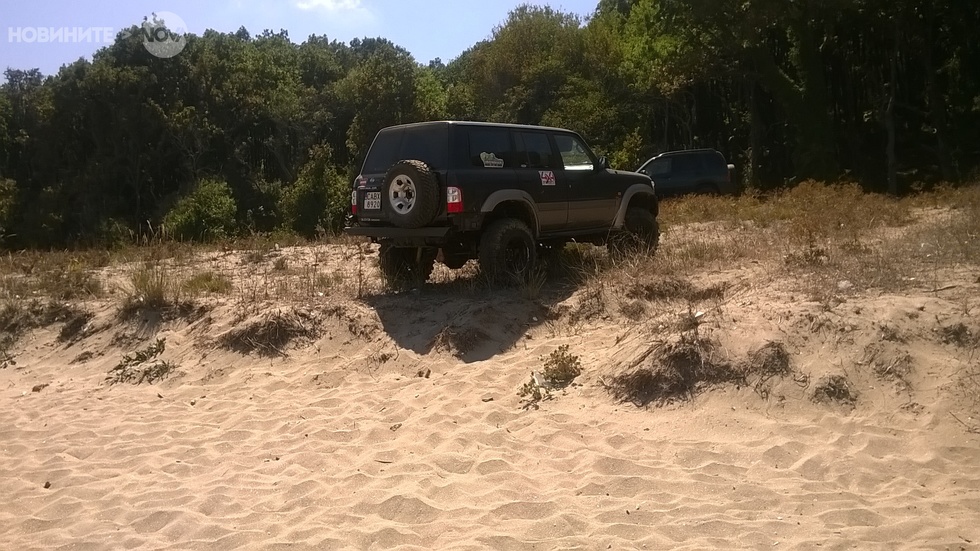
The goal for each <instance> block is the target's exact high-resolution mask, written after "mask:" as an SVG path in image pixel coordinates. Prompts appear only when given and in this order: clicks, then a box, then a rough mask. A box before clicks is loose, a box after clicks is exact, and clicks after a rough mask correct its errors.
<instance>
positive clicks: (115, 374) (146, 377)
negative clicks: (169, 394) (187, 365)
mask: <svg viewBox="0 0 980 551" xmlns="http://www.w3.org/2000/svg"><path fill="white" fill-rule="evenodd" d="M166 344H167V341H166V339H158V340H157V341H156V342H155V343H153V344H151V345H150V346H148V347H146V348H144V349H143V350H138V351H136V352H134V353H132V354H127V355H125V356H123V359H122V361H120V362H119V363H118V364H117V365H116V367H114V368H112V369H111V370H109V374H108V376H106V382H107V383H109V384H111V385H114V384H119V383H131V384H134V385H138V384H142V383H150V384H153V383H155V382H157V381H159V380H162V379H166V378H167V377H169V376H170V375H171V374H172V373H173V372H174V371H175V370H176V369H177V366H176V365H175V364H174V363H172V362H168V361H163V360H157V359H156V358H157V357H158V356H160V354H163V351H164V350H165V349H166Z"/></svg>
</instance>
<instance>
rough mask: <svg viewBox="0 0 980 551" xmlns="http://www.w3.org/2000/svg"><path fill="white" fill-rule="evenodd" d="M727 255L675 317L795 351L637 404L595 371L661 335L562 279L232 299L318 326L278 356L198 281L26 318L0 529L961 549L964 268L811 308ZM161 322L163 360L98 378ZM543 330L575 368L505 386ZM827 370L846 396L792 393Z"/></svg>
mask: <svg viewBox="0 0 980 551" xmlns="http://www.w3.org/2000/svg"><path fill="white" fill-rule="evenodd" d="M296 254H299V253H296ZM748 269H751V268H748ZM749 276H752V277H747V276H746V272H744V271H742V272H731V273H719V274H715V275H713V276H711V277H713V278H714V280H715V281H722V280H723V281H727V282H728V283H730V287H729V289H730V291H729V292H727V293H726V296H725V298H724V302H719V303H717V304H715V306H714V307H712V308H710V309H707V311H706V315H705V316H704V317H703V319H702V322H701V323H702V325H701V327H700V328H699V332H700V334H701V336H704V337H705V338H708V337H710V338H712V339H714V340H715V341H716V342H718V343H719V351H720V352H719V353H720V354H722V355H723V356H725V357H726V358H728V359H729V360H731V361H732V362H737V361H742V360H744V358H746V357H748V355H749V354H750V353H751V351H752V350H754V349H757V348H758V347H761V346H763V345H764V344H766V343H768V342H771V341H778V342H779V343H781V344H782V345H783V346H784V347H785V349H786V350H787V352H788V354H789V356H790V360H791V364H792V369H793V374H792V375H790V376H787V377H781V378H778V379H774V380H773V381H771V382H770V383H771V384H770V386H767V387H766V388H767V391H766V392H765V393H764V394H763V393H761V392H760V391H759V388H757V387H756V386H755V385H753V384H747V385H738V386H736V385H724V386H720V387H717V388H711V389H705V391H704V392H700V393H698V394H697V395H696V396H694V397H693V398H691V399H684V400H678V401H673V402H670V403H666V404H659V405H658V404H650V405H649V406H646V407H637V406H635V405H633V404H630V403H621V402H617V401H616V400H614V399H613V398H612V397H611V395H610V393H609V392H608V391H607V390H606V388H605V387H606V385H608V383H609V381H610V379H611V377H614V376H615V374H616V373H619V372H621V371H622V370H623V369H625V368H626V367H628V365H630V364H631V363H633V362H635V360H636V359H637V358H638V357H640V355H641V353H642V352H643V351H644V350H646V349H649V346H650V343H651V342H657V340H658V339H662V338H665V335H666V333H668V332H669V330H668V329H666V328H664V326H663V325H658V324H657V323H634V322H631V321H629V320H626V319H624V318H623V317H621V316H619V315H617V314H615V313H611V314H606V315H597V316H592V317H591V318H590V319H587V320H586V321H581V322H576V323H572V322H570V321H568V319H569V316H567V315H566V316H565V317H561V316H554V315H551V316H550V317H549V312H563V311H564V312H568V311H575V310H576V308H579V310H580V306H581V304H582V303H583V300H585V299H583V298H582V296H583V293H584V292H585V291H582V290H579V291H576V292H570V293H567V294H565V295H562V296H558V297H556V298H555V299H554V300H553V301H552V304H550V305H547V306H542V305H541V304H540V303H539V302H535V301H527V300H524V299H522V298H521V297H520V296H519V295H518V294H516V293H513V292H504V291H501V292H500V293H498V294H497V295H494V296H482V298H480V297H476V298H474V295H472V294H471V295H468V296H453V295H452V294H449V293H446V292H444V291H445V289H441V288H440V286H439V285H432V284H430V285H429V286H428V287H427V288H424V289H422V290H417V291H408V292H406V293H402V294H387V295H383V296H375V297H374V298H370V299H365V300H352V299H341V298H336V297H331V296H326V297H323V298H321V299H318V300H316V301H313V302H311V303H308V304H307V305H306V306H304V307H303V308H299V309H294V308H293V307H292V306H283V305H281V304H280V305H265V306H262V307H259V308H256V310H255V312H256V313H255V314H254V315H259V316H260V315H261V313H262V312H268V311H270V309H275V308H279V309H280V311H281V312H284V313H285V315H289V316H298V319H302V320H307V321H308V323H309V324H310V325H311V326H313V325H315V326H316V327H317V332H316V334H315V335H314V336H313V337H312V338H310V339H298V340H296V341H294V342H291V343H289V345H288V346H285V347H284V348H283V349H281V352H283V353H284V354H279V353H278V352H279V351H275V350H272V351H269V350H267V351H265V352H267V353H262V352H263V351H262V350H253V351H252V352H251V353H249V354H243V353H241V352H236V351H235V350H229V349H226V348H223V347H222V346H220V342H221V337H222V336H223V335H226V334H228V333H229V332H230V331H233V330H234V329H235V328H240V327H242V326H244V325H247V324H248V323H249V322H248V319H236V318H241V317H242V316H241V315H239V314H240V311H239V309H238V308H237V307H235V306H234V305H231V304H226V303H225V302H222V300H216V301H215V302H214V303H213V304H210V306H209V309H208V311H207V313H206V314H204V315H201V316H191V317H190V318H189V319H188V318H181V319H176V320H171V321H166V320H163V321H161V320H157V319H149V318H147V319H143V320H137V321H130V322H126V323H122V322H119V321H118V320H117V319H116V315H117V314H116V306H114V305H113V304H111V301H104V302H96V303H92V304H90V307H91V308H93V310H94V311H95V313H96V317H95V318H94V320H93V321H91V322H90V323H89V326H88V329H87V330H86V331H84V332H83V334H82V336H80V337H79V338H78V339H77V340H75V341H74V342H70V343H65V342H60V341H59V339H58V334H59V327H58V326H53V327H49V328H45V329H39V330H35V331H33V332H31V333H30V334H29V335H28V336H27V337H26V338H24V339H23V340H22V341H21V342H20V343H19V344H18V347H17V356H16V362H17V363H16V365H15V366H14V365H10V366H8V367H7V368H5V369H0V496H3V498H2V501H0V549H18V550H21V549H62V548H64V549H280V548H281V549H515V550H516V549H707V548H724V549H731V548H750V549H762V548H766V549H787V548H788V549H845V548H846V549H852V548H858V549H921V548H929V549H974V548H976V547H977V542H980V522H978V521H980V435H978V434H976V433H973V432H970V430H969V429H970V427H976V426H977V425H978V424H980V422H978V420H977V419H978V415H977V407H976V406H977V399H978V397H977V396H976V395H975V394H973V393H972V392H973V391H975V388H972V387H970V386H969V385H968V384H967V383H968V382H969V380H966V379H964V374H966V373H969V372H970V370H971V369H972V368H973V367H974V366H976V365H977V358H976V353H975V352H976V350H975V343H974V344H970V345H968V346H963V345H962V343H954V342H948V340H949V339H945V340H944V339H943V337H942V328H944V327H950V326H952V325H953V324H955V323H963V324H965V327H968V328H969V329H970V330H971V331H973V332H974V334H977V333H978V328H977V325H976V323H975V322H974V321H973V317H972V315H971V312H970V307H969V306H967V307H966V308H964V307H963V304H964V300H965V301H967V302H968V301H969V297H971V296H977V294H978V291H980V285H978V284H977V283H976V282H973V281H971V280H970V279H968V278H967V277H966V276H964V277H963V278H962V279H959V280H956V281H955V283H956V284H957V287H956V288H955V289H952V290H949V291H944V292H928V290H927V289H923V290H922V291H921V292H916V293H903V294H902V295H887V294H877V293H865V294H857V295H852V296H849V297H848V298H847V300H846V301H844V302H843V303H840V304H835V305H831V307H830V308H829V309H828V307H827V306H826V305H823V304H817V303H813V302H807V301H806V299H805V298H803V297H802V296H799V295H797V296H793V294H792V293H791V292H789V291H786V290H781V286H780V285H778V284H770V285H742V284H740V282H744V281H747V280H750V279H753V278H754V277H755V276H753V275H752V274H749ZM226 302H231V301H226ZM562 305H565V306H566V308H564V309H562V308H561V307H562ZM650 308H651V309H656V308H665V309H674V310H679V309H680V307H679V306H677V305H668V306H664V305H660V306H658V305H656V304H651V306H650ZM974 314H975V312H974ZM556 317H557V318H558V319H555V318H556ZM883 328H887V332H886V331H884V329H883ZM892 337H894V338H892ZM159 338H163V339H166V351H165V352H164V354H163V355H162V356H161V357H162V358H166V359H167V360H168V361H171V362H173V363H174V364H175V365H177V366H178V369H177V371H176V372H175V373H174V374H173V375H172V376H170V377H169V378H166V379H164V380H161V381H157V382H155V383H153V384H149V383H146V382H144V383H143V384H139V385H134V384H127V383H121V384H109V383H107V382H106V377H107V374H108V373H109V372H110V370H112V368H113V367H114V366H116V365H117V364H118V363H119V362H120V359H121V357H122V356H123V355H124V354H128V353H131V352H133V351H134V350H138V349H142V348H144V347H145V346H146V345H147V344H150V343H152V342H154V340H155V339H159ZM563 344H567V345H568V346H569V350H570V351H571V352H572V353H574V354H576V355H578V356H580V358H581V361H582V364H583V368H584V372H583V374H582V375H581V376H580V377H579V378H578V379H577V380H576V384H575V385H573V386H571V387H569V388H567V389H565V390H564V391H557V392H555V393H553V397H552V399H550V400H543V401H541V402H539V403H537V404H528V403H527V402H526V400H524V399H522V398H521V397H520V396H519V395H518V391H519V390H520V388H521V386H522V385H523V384H524V383H526V382H527V381H528V380H529V378H530V374H531V372H532V371H534V370H539V369H540V367H541V365H542V358H544V357H546V356H547V355H548V354H550V353H551V352H552V351H554V350H556V349H557V348H558V347H559V346H560V345H563ZM889 365H890V366H891V367H890V368H889ZM876 366H877V367H876ZM882 366H884V367H882ZM899 367H901V368H902V371H901V372H900V376H899V377H889V376H888V372H889V369H891V372H893V373H895V372H898V368H899ZM905 367H908V369H905ZM876 373H877V375H876ZM831 374H841V375H842V376H846V377H847V380H848V381H849V384H851V385H852V386H853V388H852V390H853V391H854V393H855V394H856V395H857V398H856V401H855V402H854V403H853V404H848V403H838V402H830V403H815V402H814V401H813V400H812V399H811V398H812V396H813V391H814V388H815V387H816V386H817V385H818V384H819V381H821V380H823V379H824V378H825V377H827V376H829V375H831ZM751 382H752V381H751V380H750V381H749V383H751ZM40 385H48V386H43V387H42V386H40ZM954 415H955V418H954ZM957 419H959V420H957ZM960 421H962V423H961V422H960Z"/></svg>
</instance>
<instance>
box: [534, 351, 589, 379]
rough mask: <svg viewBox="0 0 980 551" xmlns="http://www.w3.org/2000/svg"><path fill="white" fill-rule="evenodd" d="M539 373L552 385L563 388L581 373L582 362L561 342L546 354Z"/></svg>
mask: <svg viewBox="0 0 980 551" xmlns="http://www.w3.org/2000/svg"><path fill="white" fill-rule="evenodd" d="M541 374H542V375H543V376H544V379H545V380H546V381H547V382H548V383H549V384H550V385H551V386H552V387H554V388H564V387H566V386H568V385H570V384H572V381H574V380H575V378H576V377H578V376H579V375H581V374H582V362H581V360H579V357H578V356H575V355H574V354H571V353H569V352H568V345H567V344H563V345H561V346H559V347H558V350H555V351H554V352H552V353H551V354H550V355H549V356H548V359H547V360H546V361H545V362H544V370H543V371H542V372H541Z"/></svg>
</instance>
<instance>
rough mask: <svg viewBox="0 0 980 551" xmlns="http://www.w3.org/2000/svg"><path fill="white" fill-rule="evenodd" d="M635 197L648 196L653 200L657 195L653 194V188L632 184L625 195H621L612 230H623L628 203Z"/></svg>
mask: <svg viewBox="0 0 980 551" xmlns="http://www.w3.org/2000/svg"><path fill="white" fill-rule="evenodd" d="M637 195H649V196H650V197H652V198H653V199H654V200H656V198H657V194H656V193H654V191H653V187H651V186H648V185H646V184H634V185H632V186H630V187H629V188H628V189H627V190H626V192H625V193H623V200H622V202H621V203H620V204H619V211H618V212H617V213H616V219H615V220H614V221H613V228H615V229H617V230H619V229H622V228H623V224H625V223H626V210H627V209H629V206H630V201H632V200H633V198H634V197H636V196H637Z"/></svg>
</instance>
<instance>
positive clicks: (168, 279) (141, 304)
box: [120, 263, 183, 319]
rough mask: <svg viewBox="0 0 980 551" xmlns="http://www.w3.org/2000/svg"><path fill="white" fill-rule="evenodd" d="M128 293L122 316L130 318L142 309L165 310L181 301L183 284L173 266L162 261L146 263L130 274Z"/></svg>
mask: <svg viewBox="0 0 980 551" xmlns="http://www.w3.org/2000/svg"><path fill="white" fill-rule="evenodd" d="M129 286H130V288H129V289H128V295H127V297H126V300H125V301H124V302H123V305H122V308H121V309H120V316H121V317H122V318H124V319H129V318H131V317H133V316H135V315H136V314H138V313H139V312H141V311H164V310H168V309H172V308H175V307H177V306H179V305H180V303H181V293H182V291H183V289H182V286H181V285H180V284H179V283H178V281H177V277H176V274H175V273H174V271H173V270H172V269H171V268H168V267H167V266H165V265H163V264H161V263H152V264H151V263H145V264H140V265H138V266H137V267H136V268H134V269H133V270H132V271H131V272H130V274H129Z"/></svg>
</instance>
